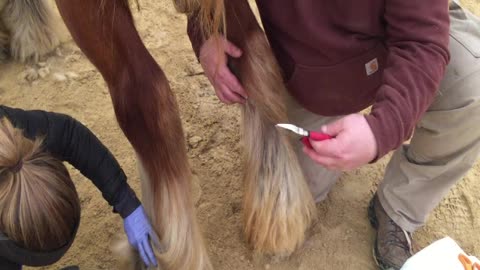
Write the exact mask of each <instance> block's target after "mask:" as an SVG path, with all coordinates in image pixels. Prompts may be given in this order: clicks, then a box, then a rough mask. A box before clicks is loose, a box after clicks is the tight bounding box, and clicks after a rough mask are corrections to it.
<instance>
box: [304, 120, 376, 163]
mask: <svg viewBox="0 0 480 270" xmlns="http://www.w3.org/2000/svg"><path fill="white" fill-rule="evenodd" d="M321 131H322V132H323V133H326V134H328V135H330V136H333V137H334V138H333V139H329V140H325V141H313V140H310V143H311V144H312V147H313V149H309V148H307V147H304V148H303V151H304V152H305V154H307V155H308V156H309V157H310V158H311V159H312V160H313V161H315V162H316V163H318V164H320V165H322V166H324V167H326V168H328V169H331V170H342V171H343V170H352V169H355V168H357V167H360V166H362V165H364V164H367V163H369V162H370V161H372V160H373V159H374V158H375V157H376V156H377V142H376V140H375V136H374V135H373V132H372V130H371V128H370V125H369V124H368V122H367V120H366V119H365V117H364V116H363V115H361V114H351V115H348V116H346V117H343V118H341V119H339V120H338V121H335V122H333V123H331V124H328V125H326V126H323V127H322V128H321Z"/></svg>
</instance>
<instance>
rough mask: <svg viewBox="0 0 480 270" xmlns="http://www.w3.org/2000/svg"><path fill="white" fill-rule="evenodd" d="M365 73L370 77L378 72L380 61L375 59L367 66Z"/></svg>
mask: <svg viewBox="0 0 480 270" xmlns="http://www.w3.org/2000/svg"><path fill="white" fill-rule="evenodd" d="M365 71H366V72H367V76H370V75H372V74H373V73H375V72H377V71H378V60H377V58H374V59H373V60H372V61H370V62H368V63H366V64H365Z"/></svg>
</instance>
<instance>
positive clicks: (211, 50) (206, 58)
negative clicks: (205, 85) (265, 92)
mask: <svg viewBox="0 0 480 270" xmlns="http://www.w3.org/2000/svg"><path fill="white" fill-rule="evenodd" d="M227 55H229V56H231V57H234V58H238V57H240V56H242V51H241V50H240V49H239V48H237V47H236V46H235V45H233V43H231V42H230V41H228V40H226V39H225V38H224V37H212V38H210V39H208V40H207V41H206V42H205V43H204V44H203V45H202V47H201V48H200V63H201V64H202V67H203V70H204V71H205V75H206V76H207V78H208V80H210V83H211V84H212V85H213V88H214V89H215V93H216V94H217V97H218V98H219V99H220V101H222V102H223V103H226V104H232V103H241V104H244V103H245V99H246V98H247V92H246V91H245V89H243V86H242V85H241V84H240V82H239V81H238V79H237V77H236V76H235V75H233V73H232V72H231V71H230V69H229V68H228V66H227V61H228V58H227Z"/></svg>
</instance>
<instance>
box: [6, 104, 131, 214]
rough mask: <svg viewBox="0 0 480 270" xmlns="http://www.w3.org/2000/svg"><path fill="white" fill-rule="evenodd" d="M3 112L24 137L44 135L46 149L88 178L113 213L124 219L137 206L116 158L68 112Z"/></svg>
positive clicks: (9, 110)
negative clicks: (67, 113)
mask: <svg viewBox="0 0 480 270" xmlns="http://www.w3.org/2000/svg"><path fill="white" fill-rule="evenodd" d="M2 111H3V113H4V114H5V116H6V117H7V118H8V119H9V120H10V121H11V122H12V123H13V125H14V126H15V127H17V128H21V129H23V130H24V134H25V136H26V137H28V138H30V139H33V138H35V137H38V136H41V137H43V138H44V147H45V150H46V151H48V152H49V153H51V154H52V155H53V156H55V157H57V158H59V159H60V160H62V161H66V162H68V163H70V164H71V165H72V166H74V167H75V168H76V169H78V170H79V171H80V172H81V173H82V174H83V175H84V176H85V177H87V178H89V179H90V180H91V181H92V182H93V184H94V185H95V186H96V187H97V188H98V189H99V190H100V191H101V193H102V196H103V197H104V198H105V200H107V202H108V203H109V204H110V205H111V206H113V209H114V212H116V213H119V214H120V215H121V216H122V217H123V218H125V217H127V216H128V215H130V214H131V213H132V212H133V211H134V210H135V209H136V208H137V207H138V206H140V201H139V200H138V198H137V196H136V195H135V193H134V191H133V190H132V189H131V188H130V186H129V185H128V184H127V177H126V175H125V173H124V172H123V170H122V168H121V167H120V165H119V164H118V162H117V160H116V159H115V158H114V157H113V155H112V153H110V151H109V150H108V149H107V148H106V147H105V146H104V145H103V144H102V143H101V142H100V140H99V139H98V138H97V137H96V136H95V135H94V134H93V133H92V132H91V131H90V130H89V129H88V128H87V127H85V126H84V125H82V124H81V123H80V122H78V121H77V120H75V119H73V118H72V117H70V116H68V115H64V114H58V113H51V112H45V111H24V110H20V109H12V108H8V107H5V106H2ZM0 116H1V114H0Z"/></svg>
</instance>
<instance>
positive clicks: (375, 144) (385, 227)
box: [188, 0, 480, 269]
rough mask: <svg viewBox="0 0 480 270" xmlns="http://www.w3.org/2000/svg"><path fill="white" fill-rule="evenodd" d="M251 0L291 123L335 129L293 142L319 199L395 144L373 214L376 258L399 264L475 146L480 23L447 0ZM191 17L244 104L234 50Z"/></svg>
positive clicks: (197, 42) (218, 83) (222, 82)
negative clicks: (282, 84)
mask: <svg viewBox="0 0 480 270" xmlns="http://www.w3.org/2000/svg"><path fill="white" fill-rule="evenodd" d="M256 2H257V6H258V8H259V11H260V16H261V19H262V22H263V26H264V29H265V32H266V34H267V37H268V39H269V42H270V44H271V46H272V49H273V51H274V53H275V56H276V58H277V60H278V62H279V64H280V66H281V68H282V70H283V72H284V75H285V80H286V82H287V86H288V90H289V92H290V94H291V96H292V98H291V100H290V101H289V116H290V119H291V121H292V122H293V123H294V124H297V125H299V126H301V127H304V128H307V129H311V130H319V129H320V130H321V131H323V132H325V133H328V134H330V135H333V136H334V137H335V138H334V139H332V140H328V141H323V142H312V145H313V147H314V150H309V149H307V148H304V149H302V147H301V146H298V148H299V149H298V156H299V159H300V161H301V164H302V168H303V170H304V172H305V175H306V177H307V179H308V181H309V185H310V188H311V191H312V193H313V195H314V198H315V200H316V201H317V202H319V201H321V200H323V199H324V198H325V197H326V195H327V193H328V191H329V190H330V188H331V187H332V186H333V184H334V183H335V181H336V180H337V179H338V177H339V176H340V172H341V171H343V170H350V169H354V168H357V167H359V166H362V165H365V164H367V163H371V162H375V161H376V160H378V159H380V158H382V157H383V156H385V155H386V154H387V153H389V152H390V151H392V150H396V151H395V153H394V154H393V157H392V159H391V161H390V163H389V165H388V167H387V169H386V173H385V177H384V181H383V182H382V184H381V185H380V187H379V189H378V191H377V194H376V195H375V196H374V198H373V199H372V201H371V204H370V207H369V218H370V220H371V222H372V225H374V227H375V228H376V229H377V234H376V241H375V249H374V250H375V257H376V260H377V262H378V263H379V265H380V266H381V268H383V269H399V268H400V267H401V266H402V265H403V263H404V262H405V261H406V260H407V259H408V258H409V257H410V256H411V255H412V239H411V233H412V232H413V231H415V230H416V229H418V228H419V227H421V226H422V225H423V224H424V223H425V221H426V219H427V216H428V214H429V213H430V212H431V211H432V210H433V209H434V208H435V207H436V205H437V204H438V203H439V202H440V200H441V199H442V197H443V196H444V195H445V194H446V193H447V192H448V190H449V189H450V187H451V186H452V185H454V184H455V183H456V182H457V181H458V180H459V179H461V178H462V176H463V175H464V174H465V173H466V172H467V171H468V170H469V169H470V168H471V166H472V165H473V164H474V162H475V160H476V158H477V157H478V155H479V152H480V128H479V123H480V59H479V57H480V21H479V20H478V18H476V17H474V16H473V15H472V14H470V13H468V11H466V10H464V9H463V8H461V7H460V6H459V4H458V3H455V2H451V3H450V4H449V1H448V0H422V1H404V0H390V1H382V0H379V1H377V0H375V1H374V0H367V1H354V0H346V1H325V0H318V1H286V0H277V1H269V0H257V1H256ZM195 18H196V17H195V16H191V17H190V19H189V22H188V33H189V36H190V39H191V41H192V45H193V49H194V51H195V53H196V54H197V57H199V59H200V62H201V64H202V66H203V68H204V70H205V73H206V75H207V77H208V78H209V80H210V81H211V82H212V84H213V86H214V88H215V92H216V94H217V96H218V97H219V99H220V100H221V101H222V102H224V103H227V104H232V103H244V100H245V98H247V94H246V92H245V90H244V89H243V87H242V85H241V84H240V82H239V81H238V80H237V78H236V77H235V76H234V75H233V74H232V73H231V72H230V70H229V69H228V67H227V64H226V63H227V56H230V57H240V56H241V54H242V52H241V50H240V49H239V48H237V47H236V46H235V45H234V44H232V43H231V42H229V41H228V40H225V39H223V40H222V41H221V44H223V46H217V44H218V43H217V42H216V40H213V38H210V39H208V38H205V37H203V36H202V32H201V31H199V24H198V21H197V20H196V19H195ZM218 49H223V50H224V54H222V53H218ZM450 55H451V62H450V63H449V61H450ZM447 64H448V66H447ZM217 68H218V71H217ZM216 71H217V72H216ZM370 105H373V106H372V108H371V112H369V113H368V114H361V113H358V112H359V111H362V110H363V109H366V108H368V107H369V106H370ZM412 134H413V137H412V138H411V141H410V143H409V144H406V145H403V143H404V142H405V141H406V140H408V139H409V138H410V137H411V136H412ZM302 152H303V153H302ZM307 157H308V158H307Z"/></svg>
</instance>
